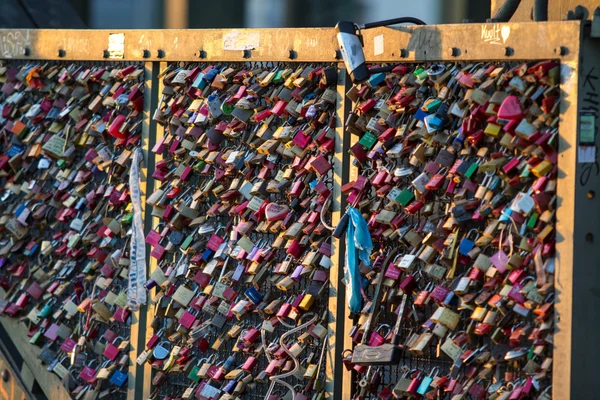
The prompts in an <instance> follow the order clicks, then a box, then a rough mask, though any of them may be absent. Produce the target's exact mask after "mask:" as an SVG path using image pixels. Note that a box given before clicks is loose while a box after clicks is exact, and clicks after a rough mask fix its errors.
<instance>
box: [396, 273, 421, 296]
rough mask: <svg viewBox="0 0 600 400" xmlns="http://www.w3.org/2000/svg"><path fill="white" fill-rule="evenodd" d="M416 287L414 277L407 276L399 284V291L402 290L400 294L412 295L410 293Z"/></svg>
mask: <svg viewBox="0 0 600 400" xmlns="http://www.w3.org/2000/svg"><path fill="white" fill-rule="evenodd" d="M416 286H417V281H416V280H415V277H414V276H412V275H408V276H407V277H406V278H404V280H403V281H402V282H400V286H399V287H400V290H402V292H404V293H405V294H407V295H410V294H412V292H413V291H414V290H415V288H416Z"/></svg>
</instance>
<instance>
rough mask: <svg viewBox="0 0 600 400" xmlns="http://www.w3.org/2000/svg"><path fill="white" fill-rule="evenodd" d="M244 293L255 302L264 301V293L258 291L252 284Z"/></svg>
mask: <svg viewBox="0 0 600 400" xmlns="http://www.w3.org/2000/svg"><path fill="white" fill-rule="evenodd" d="M244 294H245V295H246V297H247V298H248V300H250V301H251V302H253V303H254V304H258V303H260V302H261V301H262V299H263V296H262V294H260V293H259V292H258V290H256V288H255V287H253V286H251V287H249V288H248V289H246V291H245V292H244Z"/></svg>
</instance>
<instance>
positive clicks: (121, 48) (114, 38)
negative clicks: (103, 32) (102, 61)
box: [108, 33, 125, 58]
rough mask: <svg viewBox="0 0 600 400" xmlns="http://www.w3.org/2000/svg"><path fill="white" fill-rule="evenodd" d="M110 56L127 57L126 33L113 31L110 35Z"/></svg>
mask: <svg viewBox="0 0 600 400" xmlns="http://www.w3.org/2000/svg"><path fill="white" fill-rule="evenodd" d="M108 54H109V55H108V58H123V57H125V34H124V33H111V34H110V35H108Z"/></svg>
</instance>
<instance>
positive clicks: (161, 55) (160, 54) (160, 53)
mask: <svg viewBox="0 0 600 400" xmlns="http://www.w3.org/2000/svg"><path fill="white" fill-rule="evenodd" d="M156 58H165V51H164V50H162V49H158V50H156Z"/></svg>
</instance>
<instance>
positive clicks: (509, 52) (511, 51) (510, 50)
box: [504, 47, 515, 57]
mask: <svg viewBox="0 0 600 400" xmlns="http://www.w3.org/2000/svg"><path fill="white" fill-rule="evenodd" d="M513 54H515V50H514V49H513V48H512V47H505V48H504V55H505V56H507V57H510V56H512V55H513Z"/></svg>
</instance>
